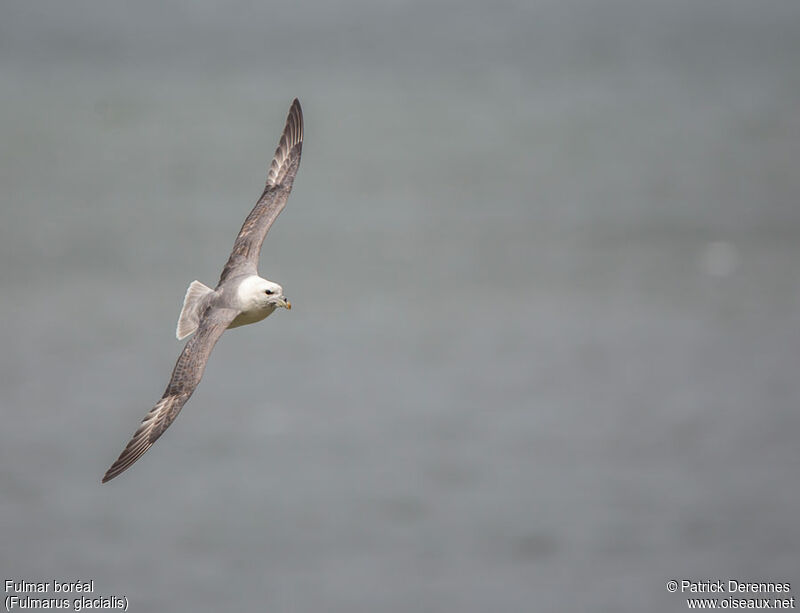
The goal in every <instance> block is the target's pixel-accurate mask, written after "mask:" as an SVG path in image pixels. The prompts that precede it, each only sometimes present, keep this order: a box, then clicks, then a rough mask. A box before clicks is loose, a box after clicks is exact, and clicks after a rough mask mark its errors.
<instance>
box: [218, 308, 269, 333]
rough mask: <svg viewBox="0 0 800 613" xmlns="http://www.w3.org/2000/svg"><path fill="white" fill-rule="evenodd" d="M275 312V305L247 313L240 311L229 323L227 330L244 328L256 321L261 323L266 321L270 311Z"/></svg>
mask: <svg viewBox="0 0 800 613" xmlns="http://www.w3.org/2000/svg"><path fill="white" fill-rule="evenodd" d="M274 310H275V305H274V304H270V305H267V306H266V307H265V308H259V307H256V308H253V309H250V310H249V311H242V312H241V313H239V314H238V315H237V316H236V319H234V320H233V321H232V322H231V325H230V326H228V328H238V327H239V326H246V325H247V324H254V323H256V322H257V321H261V320H262V319H266V318H267V317H268V316H269V315H270V314H271V313H272V311H274Z"/></svg>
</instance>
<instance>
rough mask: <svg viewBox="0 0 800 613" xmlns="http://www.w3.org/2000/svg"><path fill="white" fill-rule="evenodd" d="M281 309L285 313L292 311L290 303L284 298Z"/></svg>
mask: <svg viewBox="0 0 800 613" xmlns="http://www.w3.org/2000/svg"><path fill="white" fill-rule="evenodd" d="M283 307H284V308H285V309H286V310H287V311H291V310H292V303H291V302H289V301H288V300H287V299H286V298H284V299H283Z"/></svg>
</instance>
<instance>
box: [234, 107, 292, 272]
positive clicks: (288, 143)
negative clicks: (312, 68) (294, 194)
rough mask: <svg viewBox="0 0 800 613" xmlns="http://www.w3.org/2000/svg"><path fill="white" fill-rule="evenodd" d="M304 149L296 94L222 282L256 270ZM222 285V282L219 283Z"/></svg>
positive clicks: (287, 196)
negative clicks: (262, 186)
mask: <svg viewBox="0 0 800 613" xmlns="http://www.w3.org/2000/svg"><path fill="white" fill-rule="evenodd" d="M302 150H303V110H302V109H301V108H300V102H299V101H298V100H297V98H295V99H294V101H293V102H292V106H291V107H290V108H289V116H288V117H287V118H286V125H285V126H284V128H283V134H281V138H280V141H279V142H278V148H277V149H276V150H275V155H274V156H273V158H272V163H271V164H270V167H269V171H268V173H267V184H266V186H265V187H264V192H263V193H262V194H261V197H260V198H259V199H258V202H257V203H256V205H255V207H253V210H252V211H250V214H249V215H248V216H247V219H245V220H244V224H243V225H242V229H241V230H239V235H238V236H237V237H236V241H235V242H234V244H233V251H231V255H230V257H229V258H228V261H227V263H226V264H225V268H223V269H222V275H220V279H219V283H220V284H222V282H223V281H225V279H227V278H228V277H230V276H231V275H232V274H233V273H248V274H256V271H257V268H258V256H259V254H260V253H261V245H262V244H263V243H264V238H265V237H266V236H267V232H268V231H269V229H270V226H272V223H273V222H274V221H275V218H276V217H277V216H278V214H279V213H280V212H281V211H282V210H283V207H285V206H286V201H287V200H288V198H289V193H290V192H291V191H292V185H293V184H294V178H295V175H297V169H298V168H299V167H300V155H301V153H302ZM218 287H219V285H218Z"/></svg>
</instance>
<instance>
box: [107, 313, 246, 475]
mask: <svg viewBox="0 0 800 613" xmlns="http://www.w3.org/2000/svg"><path fill="white" fill-rule="evenodd" d="M236 314H237V312H236V310H235V309H213V310H210V311H207V314H206V315H205V316H204V317H203V319H202V321H201V322H200V327H199V328H198V329H197V333H196V334H195V335H194V336H193V337H192V339H191V340H190V341H189V342H188V343H186V346H185V347H184V348H183V351H182V352H181V355H180V357H179V358H178V361H177V362H176V363H175V368H174V369H173V371H172V378H171V379H170V381H169V385H167V389H166V391H165V392H164V395H163V396H162V397H161V400H159V401H158V402H157V403H156V406H154V407H153V408H152V409H151V410H150V412H149V413H148V414H147V415H146V416H145V418H144V420H142V423H141V425H140V426H139V428H138V429H137V430H136V432H135V433H134V435H133V438H131V440H130V441H129V442H128V444H127V446H126V447H125V449H124V450H123V451H122V453H121V454H120V456H119V458H117V461H116V462H114V463H113V464H112V465H111V468H109V469H108V471H107V472H106V474H105V475H104V476H103V483H105V482H106V481H110V480H111V479H113V478H114V477H116V476H117V475H119V474H120V473H121V472H123V471H124V470H126V469H128V468H129V467H130V466H131V465H132V464H133V463H134V462H136V460H138V459H139V458H140V457H142V455H143V454H144V452H145V451H147V450H148V449H150V447H151V446H152V445H153V443H155V442H156V440H158V437H159V436H161V435H162V434H163V433H164V430H166V429H167V428H168V427H169V425H170V424H171V423H172V422H173V421H174V420H175V417H177V415H178V413H179V412H180V410H181V408H183V405H184V404H186V401H187V400H189V397H190V396H191V395H192V393H193V392H194V390H195V388H196V387H197V384H198V383H200V379H201V378H202V377H203V371H204V370H205V368H206V362H208V357H209V356H210V355H211V350H212V349H213V348H214V345H216V343H217V340H219V337H220V336H222V333H223V332H224V331H225V329H226V328H227V327H228V324H230V323H231V322H232V321H233V319H234V318H235V317H236Z"/></svg>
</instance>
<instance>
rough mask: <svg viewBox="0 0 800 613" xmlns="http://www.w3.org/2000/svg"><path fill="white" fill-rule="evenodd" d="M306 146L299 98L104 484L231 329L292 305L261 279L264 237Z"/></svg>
mask: <svg viewBox="0 0 800 613" xmlns="http://www.w3.org/2000/svg"><path fill="white" fill-rule="evenodd" d="M302 145H303V113H302V110H301V109H300V103H299V102H298V101H297V100H296V99H295V100H294V102H293V103H292V106H291V108H290V109H289V116H288V118H287V119H286V126H285V128H284V130H283V134H282V135H281V139H280V142H279V144H278V148H277V150H276V151H275V156H274V158H273V160H272V164H271V165H270V169H269V173H268V175H267V185H266V187H265V188H264V192H263V194H262V195H261V198H259V200H258V202H257V203H256V205H255V207H254V208H253V210H252V211H251V212H250V214H249V215H248V216H247V219H245V222H244V225H243V226H242V229H241V230H240V231H239V235H238V236H237V237H236V242H235V243H234V245H233V251H232V252H231V255H230V257H229V258H228V262H227V263H226V264H225V267H224V268H223V270H222V275H221V276H220V279H219V283H217V286H216V287H215V288H214V289H211V288H210V287H207V286H206V285H203V284H202V283H200V282H199V281H192V283H191V284H190V285H189V288H188V289H187V290H186V296H185V298H184V301H183V308H182V309H181V313H180V316H179V317H178V326H177V329H176V336H177V337H178V339H179V340H181V339H184V338H186V337H188V336H191V335H192V334H194V336H192V338H191V339H189V341H188V342H187V343H186V345H185V346H184V348H183V351H182V352H181V355H180V357H179V358H178V361H177V363H176V364H175V368H174V369H173V371H172V377H171V378H170V381H169V384H168V385H167V389H166V390H165V391H164V395H163V396H162V397H161V400H159V401H158V402H157V403H156V405H155V406H154V407H153V408H152V409H151V411H150V412H149V413H148V414H147V415H146V416H145V418H144V420H143V421H142V423H141V425H140V426H139V428H138V429H137V430H136V432H135V433H134V435H133V438H132V439H131V440H130V442H129V443H128V445H127V446H126V447H125V449H124V450H123V451H122V453H121V454H120V456H119V458H118V459H117V460H116V462H114V463H113V464H112V465H111V468H109V469H108V471H107V472H106V474H105V476H104V477H103V483H105V482H106V481H109V480H111V479H113V478H114V477H116V476H117V475H119V474H120V473H121V472H123V471H124V470H126V469H127V468H129V467H130V466H131V465H132V464H133V463H134V462H135V461H136V460H138V459H139V458H140V457H141V456H142V455H143V454H144V452H145V451H147V450H148V449H149V448H150V447H151V446H152V445H153V443H154V442H155V441H156V440H157V439H158V437H159V436H161V434H163V432H164V430H166V429H167V428H168V427H169V425H170V424H171V423H172V422H173V421H174V419H175V417H176V416H177V414H178V412H179V411H180V410H181V408H182V407H183V405H184V404H185V403H186V401H187V400H188V399H189V397H190V396H191V395H192V393H193V392H194V390H195V388H196V387H197V385H198V383H200V379H201V378H202V376H203V371H204V370H205V365H206V362H207V361H208V357H209V355H211V350H212V349H213V348H214V345H215V344H216V342H217V340H219V337H220V336H222V333H223V332H224V331H225V330H226V329H228V328H237V327H239V326H244V325H247V324H252V323H256V322H258V321H261V320H262V319H265V318H266V317H268V316H269V315H270V314H271V313H272V312H273V311H274V310H275V309H276V308H278V307H284V308H286V309H291V308H292V305H291V303H290V302H289V301H288V300H287V299H286V297H285V296H284V295H283V288H282V287H281V286H280V285H278V284H277V283H273V282H272V281H269V280H267V279H264V278H262V277H260V276H259V275H258V270H257V267H258V256H259V253H260V251H261V244H262V243H263V241H264V237H265V236H266V235H267V232H268V231H269V228H270V226H271V225H272V222H273V221H275V218H276V217H277V216H278V214H279V213H280V212H281V211H282V210H283V207H284V206H286V200H287V199H288V197H289V193H290V192H291V190H292V184H293V183H294V177H295V175H296V174H297V169H298V167H299V165H300V155H301V152H302Z"/></svg>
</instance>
